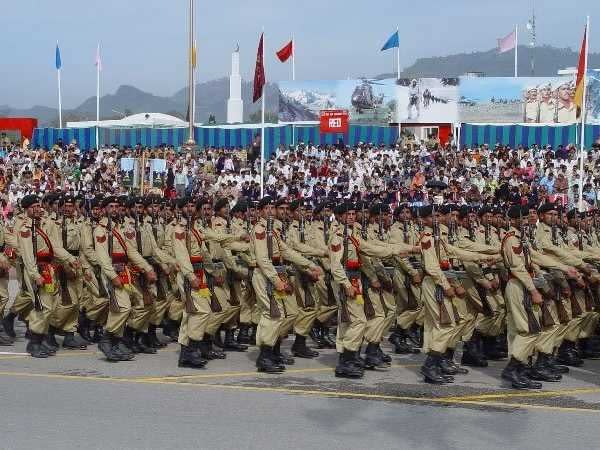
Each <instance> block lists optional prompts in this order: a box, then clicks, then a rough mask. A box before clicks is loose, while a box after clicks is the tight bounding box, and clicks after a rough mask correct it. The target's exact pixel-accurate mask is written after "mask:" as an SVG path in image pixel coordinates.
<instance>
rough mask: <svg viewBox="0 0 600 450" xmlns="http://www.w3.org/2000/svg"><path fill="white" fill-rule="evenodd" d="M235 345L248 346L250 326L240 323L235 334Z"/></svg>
mask: <svg viewBox="0 0 600 450" xmlns="http://www.w3.org/2000/svg"><path fill="white" fill-rule="evenodd" d="M237 343H238V344H242V345H248V344H250V325H248V324H247V323H240V326H239V329H238V334H237Z"/></svg>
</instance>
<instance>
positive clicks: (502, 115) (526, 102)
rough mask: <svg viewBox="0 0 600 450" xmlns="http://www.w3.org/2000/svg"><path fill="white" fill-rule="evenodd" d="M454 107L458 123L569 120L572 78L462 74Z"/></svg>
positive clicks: (571, 115) (572, 108)
mask: <svg viewBox="0 0 600 450" xmlns="http://www.w3.org/2000/svg"><path fill="white" fill-rule="evenodd" d="M458 110H459V111H458V112H459V117H460V121H461V122H478V123H548V124H549V123H572V122H575V121H576V116H577V111H576V107H575V78H574V76H566V77H520V78H508V77H489V78H487V77H483V78H468V77H463V78H461V81H460V102H459V107H458Z"/></svg>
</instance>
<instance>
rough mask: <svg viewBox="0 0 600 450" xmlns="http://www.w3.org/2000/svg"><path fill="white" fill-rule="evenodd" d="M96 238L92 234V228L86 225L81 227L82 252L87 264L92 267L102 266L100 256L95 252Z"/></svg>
mask: <svg viewBox="0 0 600 450" xmlns="http://www.w3.org/2000/svg"><path fill="white" fill-rule="evenodd" d="M93 239H94V236H93V233H92V227H91V226H89V225H84V226H82V227H81V243H80V250H81V253H82V255H83V256H84V258H85V259H86V260H87V262H88V263H89V264H90V265H92V266H98V265H100V263H99V261H98V256H97V255H96V251H95V250H94V241H93Z"/></svg>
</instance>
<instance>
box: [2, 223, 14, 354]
mask: <svg viewBox="0 0 600 450" xmlns="http://www.w3.org/2000/svg"><path fill="white" fill-rule="evenodd" d="M5 235H6V226H5V223H4V221H2V222H0V318H4V310H5V308H6V305H7V304H8V274H9V271H10V267H11V265H10V261H9V258H8V257H7V256H6V254H5V251H6V249H7V243H6V240H5ZM10 253H11V252H10V251H9V252H8V254H9V255H10ZM12 343H13V339H12V338H11V337H10V336H9V335H8V334H5V332H4V330H3V329H1V328H0V346H8V345H12Z"/></svg>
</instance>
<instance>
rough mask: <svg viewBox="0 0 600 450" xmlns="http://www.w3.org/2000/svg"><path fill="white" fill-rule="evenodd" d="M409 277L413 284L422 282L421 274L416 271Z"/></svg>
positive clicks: (416, 284)
mask: <svg viewBox="0 0 600 450" xmlns="http://www.w3.org/2000/svg"><path fill="white" fill-rule="evenodd" d="M410 279H411V281H412V284H414V285H415V286H418V285H419V284H421V283H422V282H423V275H421V274H420V273H419V272H417V273H416V274H414V275H413V276H412V277H410Z"/></svg>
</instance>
